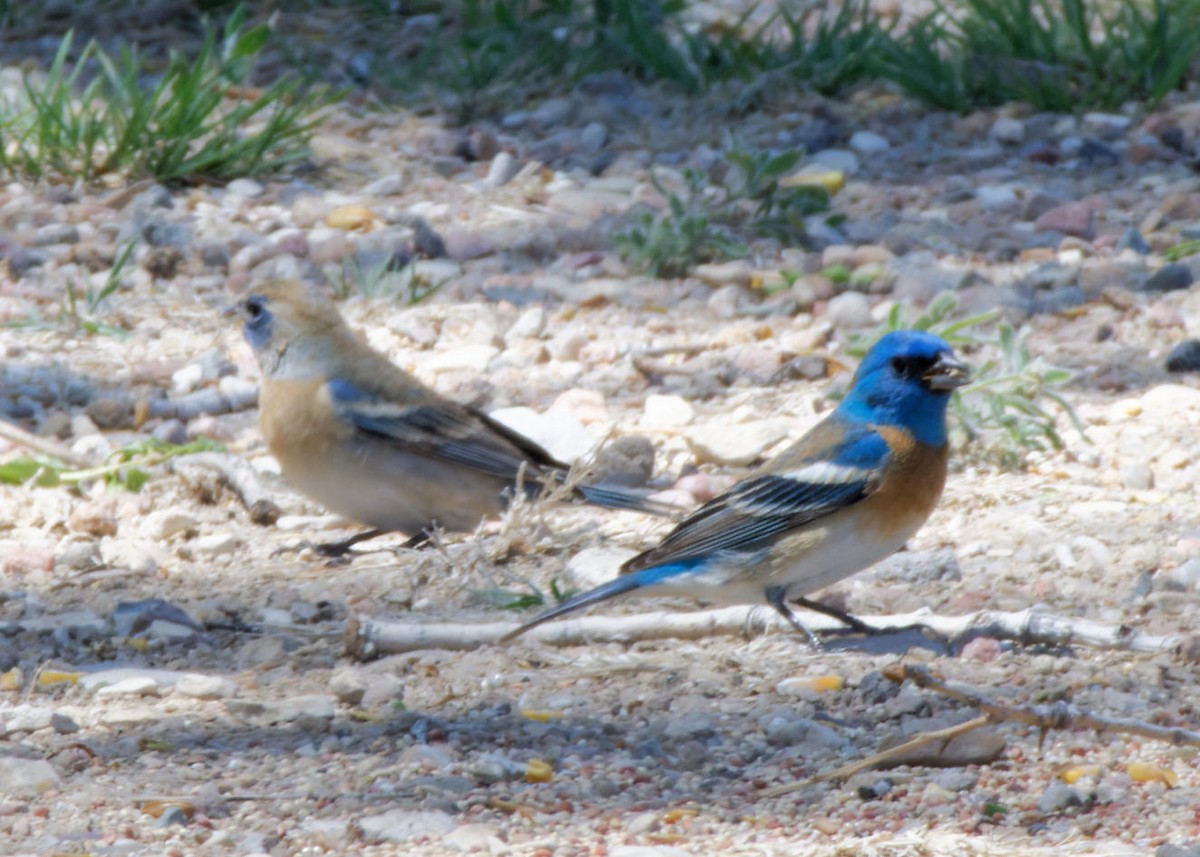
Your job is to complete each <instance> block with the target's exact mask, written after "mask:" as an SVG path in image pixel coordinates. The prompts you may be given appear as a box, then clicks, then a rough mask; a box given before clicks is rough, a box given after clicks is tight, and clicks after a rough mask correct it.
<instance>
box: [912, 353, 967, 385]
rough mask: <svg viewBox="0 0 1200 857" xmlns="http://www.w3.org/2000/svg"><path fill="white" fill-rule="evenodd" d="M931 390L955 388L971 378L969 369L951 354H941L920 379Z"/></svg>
mask: <svg viewBox="0 0 1200 857" xmlns="http://www.w3.org/2000/svg"><path fill="white" fill-rule="evenodd" d="M921 380H923V381H924V382H925V383H926V384H927V385H928V386H929V389H931V390H944V391H949V390H956V389H958V388H959V387H961V386H962V385H963V384H965V383H967V382H968V381H970V380H971V369H970V367H969V366H967V364H966V363H963V362H961V361H960V360H958V359H956V358H955V357H954V355H952V354H949V353H947V354H942V355H941V356H940V357H938V359H937V362H936V363H934V364H933V365H932V366H930V367H929V371H928V372H926V373H925V374H924V376H922V379H921Z"/></svg>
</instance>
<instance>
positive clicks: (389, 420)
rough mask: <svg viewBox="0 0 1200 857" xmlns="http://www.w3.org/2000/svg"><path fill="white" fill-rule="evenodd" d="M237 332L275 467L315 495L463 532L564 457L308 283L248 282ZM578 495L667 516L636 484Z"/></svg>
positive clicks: (391, 519)
mask: <svg viewBox="0 0 1200 857" xmlns="http://www.w3.org/2000/svg"><path fill="white" fill-rule="evenodd" d="M238 309H239V311H240V313H241V316H242V319H243V326H242V327H243V332H244V333H245V335H246V339H247V341H248V342H249V343H250V347H251V348H252V349H253V351H254V354H255V357H256V358H257V360H258V365H259V367H260V368H261V370H262V374H263V381H262V387H261V390H260V392H259V422H260V425H261V426H262V431H263V434H264V435H265V437H266V440H267V445H268V447H269V448H270V450H271V453H272V454H273V455H274V456H275V458H276V459H278V461H279V466H280V468H281V470H282V472H283V476H284V478H285V479H287V480H288V482H290V483H291V484H292V485H293V486H294V487H295V488H297V489H298V490H299V491H301V492H302V493H304V494H307V495H308V496H309V497H311V498H312V499H314V500H316V501H317V502H318V503H320V504H321V505H323V506H325V507H326V508H328V509H330V510H331V511H334V512H336V513H338V514H340V515H343V516H345V517H347V518H350V519H351V520H354V521H358V522H360V523H363V524H366V525H368V526H370V527H372V528H373V529H372V530H371V531H369V532H365V533H360V534H358V535H356V536H354V537H353V538H351V539H347V540H346V541H343V542H340V543H336V544H334V545H328V546H324V547H325V552H326V553H334V554H336V553H342V552H344V551H345V550H346V549H348V548H349V547H350V546H351V545H352V544H354V543H356V542H358V541H361V540H363V539H366V538H372V537H374V536H377V535H380V534H381V533H383V532H388V531H392V530H399V531H402V532H405V533H408V534H409V535H411V536H412V539H410V544H411V545H416V544H419V543H421V542H422V541H424V540H425V538H426V537H427V533H428V532H429V531H430V529H431V528H433V527H435V526H436V527H442V528H444V529H446V530H455V531H462V530H471V529H473V528H474V527H475V526H476V525H477V524H479V522H480V521H481V520H482V519H483V518H486V517H490V516H493V515H496V514H498V513H499V512H500V511H501V510H502V509H503V508H504V505H505V502H506V496H507V495H510V494H511V492H512V490H513V489H514V488H515V487H516V486H517V485H518V484H522V485H524V487H525V490H526V491H527V492H528V493H529V494H530V495H531V496H532V495H536V494H537V493H538V492H539V491H540V490H541V489H542V488H543V487H544V486H545V485H547V484H552V483H559V482H561V481H562V480H563V479H564V478H565V476H566V470H567V468H566V466H565V465H563V464H562V463H560V462H558V461H556V460H555V459H554V458H553V457H552V456H551V455H550V454H549V453H548V452H546V451H545V450H544V449H542V448H541V447H540V446H538V445H537V444H536V443H534V442H533V441H531V440H529V439H528V438H526V437H523V436H522V435H520V434H518V433H517V432H515V431H513V430H512V429H509V428H506V427H505V426H503V425H501V424H500V423H498V422H496V421H495V420H493V419H491V418H489V417H488V416H487V415H485V414H483V413H480V412H479V411H476V410H474V409H472V408H469V407H465V406H463V405H459V404H457V403H455V402H452V401H450V400H448V399H446V398H444V397H442V396H440V395H438V394H437V393H435V392H434V391H433V390H430V389H429V388H428V387H426V386H424V385H423V384H421V383H420V382H419V381H417V380H416V379H415V378H413V377H412V376H410V375H409V374H407V373H406V372H404V371H403V370H402V369H400V368H399V367H398V366H396V365H394V364H393V363H392V362H391V361H389V360H388V359H387V358H386V357H384V356H383V355H382V354H379V353H378V352H376V351H375V350H373V349H372V348H371V347H370V346H369V345H367V343H366V342H364V341H363V340H362V339H361V338H359V336H358V335H357V334H355V333H354V332H353V331H352V330H351V329H350V328H349V327H348V326H347V325H346V323H345V322H344V321H343V320H342V317H341V315H339V313H338V311H337V309H336V308H335V307H334V305H333V303H332V302H331V301H330V300H329V299H328V298H327V297H325V296H324V295H322V294H320V293H318V292H317V290H315V289H313V288H310V287H308V286H306V285H304V284H302V283H298V282H292V281H272V282H267V283H263V284H260V285H256V286H253V287H251V288H250V289H249V290H248V292H247V293H246V295H245V296H244V297H243V298H242V299H241V300H240V302H239V304H238ZM574 493H575V495H576V497H578V498H579V499H582V500H585V501H587V502H590V503H595V504H597V505H601V506H609V507H612V508H617V509H633V510H637V511H643V512H652V513H657V514H667V513H669V512H670V511H673V507H670V506H668V505H667V504H662V503H656V502H654V501H651V500H648V499H647V498H646V497H645V495H644V494H642V493H638V492H637V491H636V490H633V489H628V488H622V487H617V486H609V485H602V484H596V485H582V484H581V485H577V486H575V488H574Z"/></svg>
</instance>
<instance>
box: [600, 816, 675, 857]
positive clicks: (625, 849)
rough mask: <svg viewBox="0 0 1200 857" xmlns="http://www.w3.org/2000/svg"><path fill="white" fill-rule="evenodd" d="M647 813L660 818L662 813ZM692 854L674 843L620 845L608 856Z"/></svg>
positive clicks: (668, 856)
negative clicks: (673, 844)
mask: <svg viewBox="0 0 1200 857" xmlns="http://www.w3.org/2000/svg"><path fill="white" fill-rule="evenodd" d="M647 815H653V816H654V817H655V818H656V819H658V818H660V817H661V815H662V813H657V812H655V813H647ZM647 832H649V831H647ZM690 854H691V852H690V851H685V850H684V849H683V848H676V847H674V846H672V845H618V846H617V847H616V848H614V849H612V850H611V851H609V852H608V857H690Z"/></svg>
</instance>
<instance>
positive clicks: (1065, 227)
mask: <svg viewBox="0 0 1200 857" xmlns="http://www.w3.org/2000/svg"><path fill="white" fill-rule="evenodd" d="M1033 225H1034V226H1035V227H1037V228H1038V229H1039V230H1051V231H1054V232H1061V233H1063V234H1064V235H1074V236H1076V237H1078V238H1086V239H1089V240H1090V239H1091V238H1092V236H1093V235H1095V229H1094V227H1093V226H1092V207H1091V206H1090V205H1088V204H1087V203H1086V202H1068V203H1066V204H1065V205H1060V206H1057V207H1055V208H1052V209H1050V210H1049V211H1047V212H1046V213H1044V214H1043V215H1042V216H1041V217H1039V218H1038V219H1037V220H1035V221H1034V224H1033Z"/></svg>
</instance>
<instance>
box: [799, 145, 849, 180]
mask: <svg viewBox="0 0 1200 857" xmlns="http://www.w3.org/2000/svg"><path fill="white" fill-rule="evenodd" d="M814 166H815V167H819V168H820V169H822V170H841V171H842V172H844V173H845V174H846V175H851V174H853V173H856V172H858V169H859V161H858V155H856V154H854V153H853V152H848V151H846V150H845V149H822V150H821V151H819V152H817V153H816V154H815V155H813V156H812V157H811V158H810V159H809V161H808V164H807V165H806V167H808V168H809V170H811V168H812V167H814ZM809 170H801V172H806V171H809Z"/></svg>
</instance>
